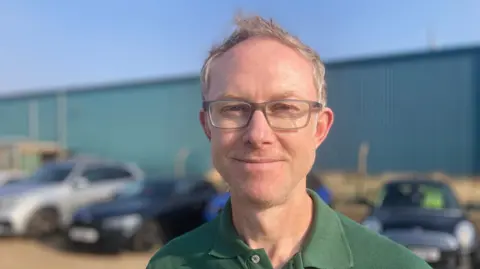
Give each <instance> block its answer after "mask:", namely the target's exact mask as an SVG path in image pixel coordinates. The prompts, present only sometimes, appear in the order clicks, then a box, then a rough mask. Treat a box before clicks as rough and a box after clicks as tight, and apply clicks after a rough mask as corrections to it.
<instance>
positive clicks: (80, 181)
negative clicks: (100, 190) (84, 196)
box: [72, 177, 88, 189]
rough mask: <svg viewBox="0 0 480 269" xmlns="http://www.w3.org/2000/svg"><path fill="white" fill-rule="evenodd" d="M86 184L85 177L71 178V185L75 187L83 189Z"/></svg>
mask: <svg viewBox="0 0 480 269" xmlns="http://www.w3.org/2000/svg"><path fill="white" fill-rule="evenodd" d="M87 186H88V179H87V178H85V177H76V178H74V179H73V180H72V187H73V188H75V189H84V188H86V187H87Z"/></svg>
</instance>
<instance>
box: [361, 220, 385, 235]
mask: <svg viewBox="0 0 480 269" xmlns="http://www.w3.org/2000/svg"><path fill="white" fill-rule="evenodd" d="M362 224H363V226H365V227H367V229H370V230H372V231H374V232H376V233H381V232H382V223H381V222H380V221H379V220H378V219H377V218H373V217H371V218H367V219H366V220H364V221H363V223H362Z"/></svg>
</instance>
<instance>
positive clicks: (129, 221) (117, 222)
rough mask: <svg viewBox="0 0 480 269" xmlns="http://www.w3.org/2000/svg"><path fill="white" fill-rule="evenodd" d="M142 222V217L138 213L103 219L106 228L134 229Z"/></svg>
mask: <svg viewBox="0 0 480 269" xmlns="http://www.w3.org/2000/svg"><path fill="white" fill-rule="evenodd" d="M141 222H142V217H141V216H140V215H138V214H132V215H124V216H115V217H109V218H106V219H105V220H104V221H103V224H102V225H103V227H104V228H106V229H122V230H123V229H124V230H133V229H135V228H136V227H137V226H138V225H140V223H141Z"/></svg>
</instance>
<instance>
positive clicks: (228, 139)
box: [211, 129, 238, 163]
mask: <svg viewBox="0 0 480 269" xmlns="http://www.w3.org/2000/svg"><path fill="white" fill-rule="evenodd" d="M237 141H238V135H237V134H236V133H235V132H226V131H224V130H218V129H216V130H212V140H211V145H212V154H213V158H214V159H215V160H214V161H216V162H217V163H218V161H219V159H220V158H224V157H225V156H226V155H228V153H229V151H230V150H231V149H233V148H234V145H235V144H236V143H238V142H237Z"/></svg>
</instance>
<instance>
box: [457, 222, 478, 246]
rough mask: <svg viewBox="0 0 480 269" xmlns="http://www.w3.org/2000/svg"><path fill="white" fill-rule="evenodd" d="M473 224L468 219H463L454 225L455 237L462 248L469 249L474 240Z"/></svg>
mask: <svg viewBox="0 0 480 269" xmlns="http://www.w3.org/2000/svg"><path fill="white" fill-rule="evenodd" d="M475 233H476V232H475V226H474V225H473V223H471V222H470V221H467V220H464V221H461V222H459V223H458V224H457V225H456V226H455V231H454V234H455V237H456V238H457V240H458V243H459V244H460V247H461V248H462V249H464V250H469V249H470V248H471V247H472V246H473V244H474V242H475V237H476V234H475Z"/></svg>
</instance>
